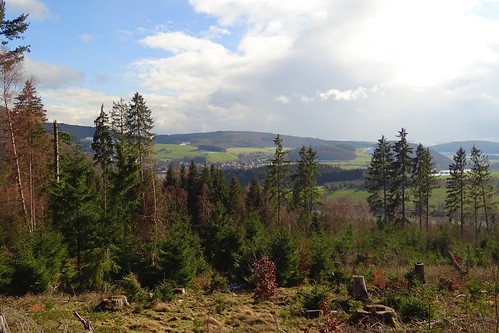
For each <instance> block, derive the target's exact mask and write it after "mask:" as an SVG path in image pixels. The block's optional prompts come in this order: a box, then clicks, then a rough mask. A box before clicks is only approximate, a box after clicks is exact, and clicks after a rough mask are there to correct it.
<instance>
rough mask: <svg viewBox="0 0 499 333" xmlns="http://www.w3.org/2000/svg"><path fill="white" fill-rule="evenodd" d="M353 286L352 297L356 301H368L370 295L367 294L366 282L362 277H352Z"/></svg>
mask: <svg viewBox="0 0 499 333" xmlns="http://www.w3.org/2000/svg"><path fill="white" fill-rule="evenodd" d="M352 279H353V280H352V285H351V290H350V296H352V297H353V298H354V299H360V300H368V299H369V293H368V292H367V287H366V280H365V279H364V276H362V275H354V276H352Z"/></svg>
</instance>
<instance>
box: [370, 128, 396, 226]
mask: <svg viewBox="0 0 499 333" xmlns="http://www.w3.org/2000/svg"><path fill="white" fill-rule="evenodd" d="M393 160H394V157H393V152H392V146H391V143H390V142H389V141H388V140H386V138H385V136H382V137H381V139H379V140H378V144H377V146H376V148H375V149H374V151H373V154H372V158H371V162H370V163H369V165H368V167H367V173H366V177H365V185H366V189H367V193H368V198H367V202H368V203H369V208H370V211H371V213H372V214H373V215H374V216H375V217H376V219H377V221H378V223H379V225H380V226H381V227H383V226H386V225H387V224H388V223H389V222H391V221H392V220H393V217H394V212H393V204H392V201H391V198H392V194H391V192H392V181H393V179H392V171H391V167H392V165H393Z"/></svg>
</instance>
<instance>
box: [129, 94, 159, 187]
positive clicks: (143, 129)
mask: <svg viewBox="0 0 499 333" xmlns="http://www.w3.org/2000/svg"><path fill="white" fill-rule="evenodd" d="M153 127H154V121H153V119H152V112H151V109H149V107H148V106H147V105H146V102H145V100H144V97H143V96H142V95H141V94H139V93H138V92H136V93H135V94H134V95H133V97H132V100H131V102H130V108H129V110H128V113H127V114H126V118H125V137H126V140H127V142H128V144H130V146H131V147H132V149H134V151H135V153H136V155H137V157H138V159H139V165H140V177H141V180H142V182H143V181H144V177H145V169H146V166H145V162H146V159H148V158H150V157H151V154H152V145H153V141H154V134H153V133H152V132H151V130H152V128H153Z"/></svg>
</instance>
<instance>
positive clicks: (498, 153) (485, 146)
mask: <svg viewBox="0 0 499 333" xmlns="http://www.w3.org/2000/svg"><path fill="white" fill-rule="evenodd" d="M473 145H475V147H477V148H478V149H480V150H481V151H482V153H483V154H484V155H487V156H489V159H491V160H492V159H494V160H498V159H499V143H498V142H492V141H455V142H449V143H443V144H438V145H434V146H431V147H430V148H431V149H433V150H435V151H438V152H439V153H441V154H444V155H447V156H453V155H454V154H455V153H456V152H457V151H458V150H459V148H461V147H462V148H463V149H464V150H465V151H466V154H469V153H470V152H471V148H473Z"/></svg>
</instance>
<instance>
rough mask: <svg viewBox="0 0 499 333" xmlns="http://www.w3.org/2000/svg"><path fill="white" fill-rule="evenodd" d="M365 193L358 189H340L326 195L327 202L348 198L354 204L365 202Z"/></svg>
mask: <svg viewBox="0 0 499 333" xmlns="http://www.w3.org/2000/svg"><path fill="white" fill-rule="evenodd" d="M367 196H368V194H367V191H364V190H358V189H341V190H337V191H334V192H330V193H328V194H327V196H326V198H327V200H338V199H341V198H349V199H350V200H352V201H354V202H359V201H366V200H367Z"/></svg>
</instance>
